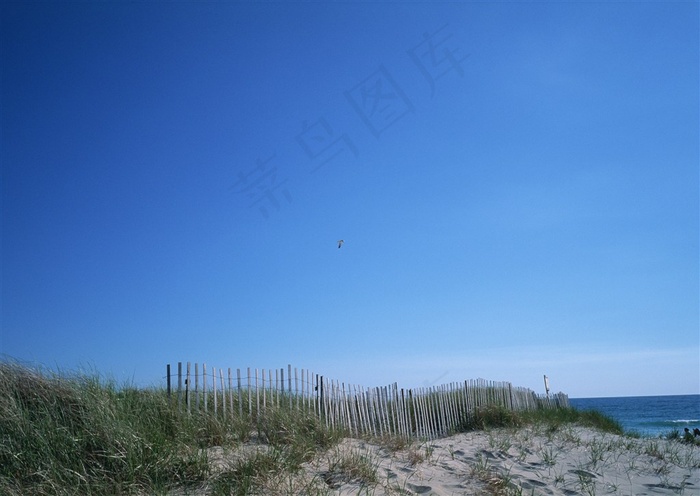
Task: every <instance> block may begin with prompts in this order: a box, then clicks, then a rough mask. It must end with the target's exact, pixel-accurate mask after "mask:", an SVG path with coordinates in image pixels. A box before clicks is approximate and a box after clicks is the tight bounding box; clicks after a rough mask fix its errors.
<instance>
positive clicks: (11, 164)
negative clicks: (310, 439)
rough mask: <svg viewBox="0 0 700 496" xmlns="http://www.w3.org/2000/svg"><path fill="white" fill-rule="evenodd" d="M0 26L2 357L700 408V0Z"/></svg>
mask: <svg viewBox="0 0 700 496" xmlns="http://www.w3.org/2000/svg"><path fill="white" fill-rule="evenodd" d="M1 19H2V29H0V31H1V32H2V34H0V36H1V37H2V110H1V112H2V150H1V152H0V153H1V157H2V328H1V331H0V332H1V334H0V339H1V340H0V352H1V353H3V354H5V356H6V357H11V358H13V359H17V360H20V361H22V362H24V363H29V364H40V365H42V366H46V367H51V368H53V367H58V368H61V369H68V370H76V369H81V368H87V369H95V370H97V371H99V372H100V373H103V374H105V375H108V376H111V377H114V378H117V379H118V380H120V381H122V380H123V381H127V380H130V381H134V382H135V383H137V384H142V385H159V384H164V380H163V376H164V375H165V365H166V363H172V364H175V363H177V362H178V361H182V362H187V361H191V362H193V363H194V362H199V363H202V362H206V363H207V364H208V365H210V366H215V367H234V368H237V367H240V368H246V367H254V368H261V369H264V368H279V367H286V365H287V364H293V365H294V366H297V367H300V368H307V369H311V370H313V371H314V372H317V373H321V374H324V375H326V376H328V377H332V378H335V379H339V380H342V381H345V382H347V383H353V384H358V385H364V386H376V385H384V384H388V383H390V382H394V381H397V382H398V383H399V384H400V385H401V386H403V387H415V386H426V385H432V384H441V383H447V382H451V381H459V380H464V379H474V378H479V377H482V378H486V379H491V380H506V381H511V382H512V383H514V384H515V385H520V386H527V387H530V388H532V389H535V390H537V391H538V392H543V391H542V390H543V385H542V376H543V375H544V374H547V375H548V376H549V378H550V383H551V387H552V389H553V390H555V391H560V390H561V391H564V392H566V393H568V394H569V395H571V396H572V397H594V396H628V395H629V396H633V395H654V394H697V393H700V330H699V329H700V323H699V316H698V314H699V308H698V306H699V301H700V295H699V284H698V282H699V273H700V270H699V267H698V258H699V255H698V253H699V246H698V240H699V227H698V226H699V221H698V217H699V205H698V189H699V177H698V169H699V165H698V164H699V163H700V157H699V150H700V146H699V136H700V124H699V110H698V109H699V106H700V105H699V101H698V100H699V99H698V93H699V91H698V88H699V87H700V81H699V62H698V61H699V60H700V54H699V48H698V47H699V39H698V32H699V27H698V26H699V21H698V19H699V12H698V4H697V3H696V2H674V3H660V2H645V3H639V2H614V3H603V2H573V3H557V4H554V3H546V2H538V3H519V2H504V3H499V2H493V3H481V2H478V3H467V2H464V3H444V4H442V3H433V2H431V3H427V2H425V3H423V2H413V3H408V4H402V3H397V2H391V3H378V4H370V3H354V2H346V3H328V4H321V3H255V4H253V3H233V2H208V3H207V2H205V3H195V2H178V3H174V4H168V3H163V2H153V3H150V2H145V3H132V2H129V3H126V2H100V3H86V2H75V3H53V2H52V3H38V2H4V3H3V4H2V16H1ZM339 239H343V240H344V241H345V243H344V245H343V246H342V248H340V249H338V248H337V244H336V242H337V240H339Z"/></svg>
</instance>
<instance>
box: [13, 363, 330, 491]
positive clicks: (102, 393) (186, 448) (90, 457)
mask: <svg viewBox="0 0 700 496" xmlns="http://www.w3.org/2000/svg"><path fill="white" fill-rule="evenodd" d="M173 403H174V402H171V401H169V400H168V397H167V394H166V392H165V391H163V390H158V389H137V388H133V387H129V386H125V387H118V386H117V385H116V384H115V383H113V382H110V381H103V380H100V379H99V378H98V377H89V376H84V375H74V376H67V375H62V376H58V375H55V374H42V373H39V372H36V371H33V370H30V369H27V368H25V367H22V366H19V365H16V364H14V363H7V362H0V439H1V441H2V442H1V443H0V494H8V495H20V494H37V495H42V494H46V495H48V494H51V495H55V494H135V493H141V494H143V493H148V494H164V493H166V492H167V491H168V490H169V489H170V488H172V487H174V486H178V487H188V486H193V487H196V486H198V485H201V484H203V483H205V482H206V483H209V482H212V480H213V481H214V482H216V484H215V486H216V485H218V486H221V485H222V484H223V485H226V484H229V483H235V484H237V485H238V486H241V487H244V486H245V485H246V484H248V483H249V482H250V481H251V480H254V479H255V477H251V471H252V472H255V466H258V467H261V466H263V465H265V464H263V463H262V461H263V458H264V460H266V464H268V465H269V464H270V463H274V464H275V467H274V469H270V471H294V470H295V469H297V468H298V467H299V466H300V465H301V463H303V462H304V461H306V460H308V459H310V457H311V456H313V453H314V452H315V451H316V450H317V449H323V448H325V447H327V446H331V445H332V444H333V443H335V442H336V441H337V440H338V439H340V438H341V434H342V433H339V432H336V431H332V430H329V429H326V427H325V425H322V424H321V423H320V422H319V421H318V420H317V419H315V418H313V417H311V416H309V415H303V414H302V413H300V412H297V411H284V409H280V410H277V411H275V412H273V413H270V414H269V415H267V416H261V421H260V422H259V423H258V424H257V425H256V424H255V423H253V422H251V421H250V420H249V419H237V420H232V419H228V420H222V419H220V418H216V417H214V415H213V414H208V415H207V414H199V413H197V414H191V415H188V414H185V413H181V412H179V411H178V408H177V406H176V405H174V404H173ZM256 431H257V433H258V436H259V437H260V438H261V439H262V440H263V441H264V442H265V444H266V445H268V446H271V447H273V448H275V453H277V454H276V455H275V456H267V457H261V458H260V459H259V460H258V461H259V462H260V463H253V465H254V467H253V468H252V469H251V468H250V467H246V465H245V463H244V464H239V465H238V466H234V467H231V468H230V470H229V471H228V473H227V474H224V475H222V474H213V473H212V471H211V468H210V464H209V461H208V456H207V451H206V448H209V447H213V446H226V447H230V448H235V447H236V446H237V445H239V444H240V443H241V442H242V441H245V440H247V438H248V437H250V435H251V433H255V432H256ZM271 460H272V461H271ZM268 469H269V467H268V466H266V465H265V470H268ZM227 481H229V482H227ZM234 493H235V492H234ZM227 494H228V493H227Z"/></svg>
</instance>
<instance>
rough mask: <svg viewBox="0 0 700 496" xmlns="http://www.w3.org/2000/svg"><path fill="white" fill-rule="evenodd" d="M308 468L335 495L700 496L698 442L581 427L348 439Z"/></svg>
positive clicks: (310, 476)
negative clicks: (405, 442) (390, 440)
mask: <svg viewBox="0 0 700 496" xmlns="http://www.w3.org/2000/svg"><path fill="white" fill-rule="evenodd" d="M343 459H345V460H346V462H345V463H343V462H342V460H343ZM363 465H365V466H366V467H365V468H372V467H373V468H374V471H375V473H376V476H375V477H374V478H372V477H370V476H369V475H368V474H371V473H372V471H371V470H363V469H358V468H357V467H358V466H359V467H362V466H363ZM353 466H355V469H353ZM305 469H306V473H305V477H306V479H307V481H308V480H312V481H317V482H319V481H322V482H323V483H324V484H325V485H326V488H327V489H329V490H330V493H329V494H337V495H351V494H374V495H378V496H379V495H393V494H425V495H476V494H507V495H509V494H513V495H519V494H523V495H528V494H535V495H563V496H573V495H579V494H583V495H594V494H619V495H645V494H647V495H652V494H688V495H691V494H692V495H695V494H700V448H698V447H697V446H691V445H687V444H682V443H680V442H679V441H669V440H661V439H632V438H627V437H622V436H617V435H611V434H603V433H600V432H597V431H594V430H591V429H583V428H578V427H564V428H562V429H560V430H557V431H555V432H547V431H546V430H545V429H544V428H542V429H538V428H536V427H528V428H522V429H518V430H512V429H504V430H493V431H489V432H473V433H466V434H459V435H456V436H453V437H449V438H445V439H439V440H435V441H430V442H425V443H420V444H419V443H416V444H414V445H413V446H411V447H408V448H404V449H401V450H398V451H393V452H392V451H390V450H389V449H387V448H386V447H382V446H379V445H376V444H371V443H368V442H365V441H361V440H357V439H346V440H344V441H343V442H342V443H341V444H340V445H339V446H337V447H335V448H333V449H331V450H329V452H327V453H325V454H324V455H323V456H320V457H319V458H318V459H316V460H315V461H313V462H311V463H309V464H307V465H306V467H305ZM364 472H366V474H364V475H363V473H364ZM363 477H365V478H366V480H363ZM307 487H308V486H307ZM310 493H313V491H310Z"/></svg>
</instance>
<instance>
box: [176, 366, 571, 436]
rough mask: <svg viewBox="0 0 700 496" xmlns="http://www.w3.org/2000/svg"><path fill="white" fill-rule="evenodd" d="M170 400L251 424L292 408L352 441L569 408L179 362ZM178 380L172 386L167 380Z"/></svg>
mask: <svg viewBox="0 0 700 496" xmlns="http://www.w3.org/2000/svg"><path fill="white" fill-rule="evenodd" d="M166 379H167V392H168V397H170V398H171V399H173V400H175V399H176V401H177V405H178V407H179V409H180V410H181V411H187V412H188V413H191V412H193V411H195V412H196V411H204V412H210V411H211V412H213V413H214V414H216V415H221V416H227V415H228V416H230V417H234V416H239V417H244V416H247V418H250V419H252V420H253V421H255V420H256V419H257V418H259V416H260V415H261V414H264V412H266V411H268V410H270V409H275V408H290V409H296V410H299V411H303V412H305V413H308V414H312V415H314V416H316V417H318V418H320V419H321V420H322V421H323V422H325V424H326V426H328V427H331V428H341V429H346V430H347V431H348V432H351V433H353V434H354V435H360V434H372V435H379V436H383V435H398V436H407V437H417V438H427V439H433V438H436V437H440V436H444V435H448V434H450V433H452V432H455V431H457V430H459V429H460V428H461V427H464V426H467V425H469V424H470V423H471V422H472V421H473V420H474V416H475V415H476V413H477V412H478V411H480V410H482V409H484V408H487V407H501V408H505V409H507V410H511V411H522V410H533V409H539V408H560V407H568V406H569V398H568V396H567V395H566V394H564V393H557V394H554V395H538V394H536V393H535V392H534V391H532V390H530V389H527V388H523V387H515V386H513V385H512V384H510V383H509V382H493V381H486V380H483V379H477V380H467V381H464V382H452V383H449V384H444V385H441V386H432V387H423V388H414V389H403V388H399V387H398V385H397V384H396V383H394V384H391V385H388V386H384V387H373V388H367V387H361V386H356V385H350V384H345V383H343V382H339V381H336V380H332V379H328V378H326V377H324V376H322V375H318V374H314V373H312V372H310V371H308V370H305V369H301V370H299V369H297V368H292V366H291V365H288V366H287V369H286V370H285V369H284V368H282V369H274V370H272V369H268V370H265V369H262V370H259V369H250V368H248V369H246V370H245V371H244V373H243V374H242V373H241V369H236V371H235V374H233V373H232V370H231V369H230V368H228V369H226V370H224V369H221V368H220V369H217V368H215V367H211V368H209V369H208V368H207V365H206V364H202V366H201V370H200V367H199V364H198V363H195V364H194V367H192V366H191V363H190V362H187V363H186V369H185V370H183V363H182V362H178V364H177V372H173V371H171V367H170V364H168V365H167V370H166ZM173 379H176V380H177V383H176V385H173V384H172V380H173Z"/></svg>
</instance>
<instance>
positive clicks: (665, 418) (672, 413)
mask: <svg viewBox="0 0 700 496" xmlns="http://www.w3.org/2000/svg"><path fill="white" fill-rule="evenodd" d="M570 402H571V406H572V407H574V408H576V409H577V410H597V411H599V412H601V413H604V414H605V415H607V416H609V417H612V418H614V419H615V420H617V421H618V422H620V424H622V428H623V429H624V430H625V432H636V433H638V434H641V435H642V436H645V437H658V436H665V435H667V434H669V433H670V432H672V431H674V430H677V431H679V432H680V433H681V434H683V429H684V428H685V427H688V428H689V429H690V430H691V431H692V430H693V429H694V428H698V429H700V394H689V395H683V396H628V397H622V398H571V400H570Z"/></svg>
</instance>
